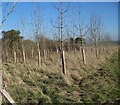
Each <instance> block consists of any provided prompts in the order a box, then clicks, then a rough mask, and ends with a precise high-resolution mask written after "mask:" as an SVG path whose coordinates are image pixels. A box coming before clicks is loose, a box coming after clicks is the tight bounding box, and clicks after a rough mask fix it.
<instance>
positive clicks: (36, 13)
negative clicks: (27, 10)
mask: <svg viewBox="0 0 120 105" xmlns="http://www.w3.org/2000/svg"><path fill="white" fill-rule="evenodd" d="M31 24H32V26H33V31H34V34H35V37H36V41H37V52H38V65H41V63H42V60H41V51H40V42H39V41H40V37H39V36H40V35H41V27H42V18H41V15H40V8H39V7H37V6H36V7H35V8H33V17H32V23H31Z"/></svg>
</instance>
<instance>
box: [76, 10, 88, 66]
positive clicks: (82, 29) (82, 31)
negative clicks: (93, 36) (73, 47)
mask: <svg viewBox="0 0 120 105" xmlns="http://www.w3.org/2000/svg"><path fill="white" fill-rule="evenodd" d="M80 15H81V14H80V10H79V25H78V27H77V26H76V25H75V27H76V29H77V30H78V31H79V36H80V37H79V38H78V39H77V40H79V43H80V47H81V54H82V59H83V64H86V56H85V50H84V46H83V44H84V42H85V38H84V36H85V35H86V34H87V33H88V31H89V28H88V26H89V24H87V25H86V26H83V25H82V22H81V18H80Z"/></svg>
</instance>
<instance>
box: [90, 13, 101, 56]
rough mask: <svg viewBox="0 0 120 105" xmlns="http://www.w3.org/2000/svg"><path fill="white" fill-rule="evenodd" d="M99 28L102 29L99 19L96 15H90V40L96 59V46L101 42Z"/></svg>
mask: <svg viewBox="0 0 120 105" xmlns="http://www.w3.org/2000/svg"><path fill="white" fill-rule="evenodd" d="M101 27H102V21H101V17H100V16H99V15H97V14H94V15H92V16H91V17H90V38H91V41H92V43H93V44H94V46H95V48H96V57H97V58H98V50H97V44H98V42H100V40H101Z"/></svg>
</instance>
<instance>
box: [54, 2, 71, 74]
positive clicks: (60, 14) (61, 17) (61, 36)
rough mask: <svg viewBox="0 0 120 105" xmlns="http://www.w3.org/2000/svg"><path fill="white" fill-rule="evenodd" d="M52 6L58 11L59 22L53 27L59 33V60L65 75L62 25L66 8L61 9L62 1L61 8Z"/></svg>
mask: <svg viewBox="0 0 120 105" xmlns="http://www.w3.org/2000/svg"><path fill="white" fill-rule="evenodd" d="M54 7H55V8H56V9H57V10H58V12H59V19H60V22H59V23H58V26H55V25H53V24H52V25H53V27H55V28H58V33H59V35H60V38H59V39H60V53H61V60H62V73H63V74H64V75H66V63H65V51H64V40H63V29H64V28H65V27H66V25H64V14H65V13H66V12H67V11H68V8H69V5H68V8H67V9H66V10H64V9H63V2H61V8H58V7H56V6H55V5H54Z"/></svg>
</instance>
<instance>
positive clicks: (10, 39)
mask: <svg viewBox="0 0 120 105" xmlns="http://www.w3.org/2000/svg"><path fill="white" fill-rule="evenodd" d="M2 34H3V37H2V43H3V50H4V51H6V54H8V52H11V51H12V52H13V53H14V61H15V62H16V51H17V50H18V49H21V40H22V38H23V37H21V36H20V31H19V30H10V31H6V32H5V31H2Z"/></svg>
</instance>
